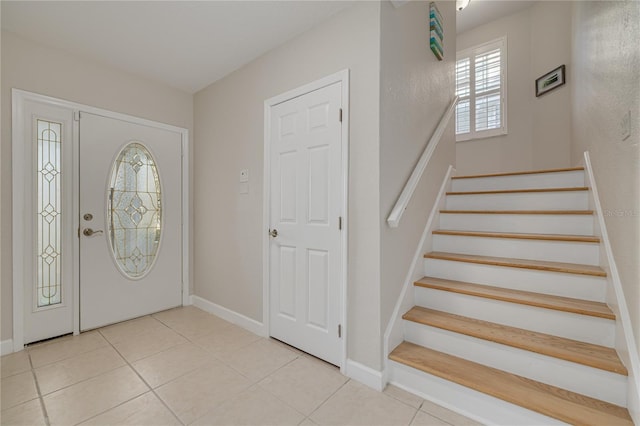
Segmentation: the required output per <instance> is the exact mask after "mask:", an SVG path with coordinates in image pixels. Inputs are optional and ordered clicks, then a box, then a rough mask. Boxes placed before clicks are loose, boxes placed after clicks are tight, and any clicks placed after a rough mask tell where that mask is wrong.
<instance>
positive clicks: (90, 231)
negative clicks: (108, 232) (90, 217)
mask: <svg viewBox="0 0 640 426" xmlns="http://www.w3.org/2000/svg"><path fill="white" fill-rule="evenodd" d="M103 233H104V231H102V230H101V229H99V230H97V231H94V230H93V229H91V228H84V230H83V231H82V235H84V236H85V237H90V236H92V235H95V234H103Z"/></svg>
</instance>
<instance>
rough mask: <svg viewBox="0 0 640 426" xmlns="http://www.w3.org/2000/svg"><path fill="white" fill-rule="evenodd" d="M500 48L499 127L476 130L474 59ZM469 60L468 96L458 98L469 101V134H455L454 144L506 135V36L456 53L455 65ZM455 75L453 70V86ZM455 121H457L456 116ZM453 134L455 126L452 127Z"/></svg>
mask: <svg viewBox="0 0 640 426" xmlns="http://www.w3.org/2000/svg"><path fill="white" fill-rule="evenodd" d="M496 48H500V127H499V128H496V129H488V130H479V131H478V130H476V129H475V126H476V123H475V117H476V108H475V100H476V95H477V94H476V92H475V59H476V57H477V56H479V55H482V54H484V53H486V52H489V51H491V50H494V49H496ZM464 58H469V95H468V96H460V98H459V100H458V103H460V101H464V100H469V132H468V133H460V134H458V133H456V134H455V137H456V142H464V141H470V140H476V139H486V138H492V137H495V136H501V135H506V134H508V128H507V75H508V72H507V36H502V37H499V38H497V39H493V40H491V41H488V42H485V43H481V44H478V45H475V46H472V47H469V48H467V49H464V50H461V51H459V52H456V62H455V63H456V64H457V63H458V61H459V60H461V59H464ZM456 77H457V75H456V74H455V70H454V84H456V86H457V83H455V81H456V80H457V78H456ZM456 92H457V87H456ZM455 115H456V119H457V114H455ZM454 132H455V126H454Z"/></svg>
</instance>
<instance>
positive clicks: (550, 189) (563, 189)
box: [447, 186, 589, 195]
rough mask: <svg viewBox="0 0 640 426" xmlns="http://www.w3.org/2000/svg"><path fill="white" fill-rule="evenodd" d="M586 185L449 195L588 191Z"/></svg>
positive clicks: (452, 192)
mask: <svg viewBox="0 0 640 426" xmlns="http://www.w3.org/2000/svg"><path fill="white" fill-rule="evenodd" d="M588 190H589V188H587V187H586V186H580V187H575V188H536V189H500V190H495V191H457V192H456V191H451V192H447V195H487V194H519V193H539V192H573V191H588Z"/></svg>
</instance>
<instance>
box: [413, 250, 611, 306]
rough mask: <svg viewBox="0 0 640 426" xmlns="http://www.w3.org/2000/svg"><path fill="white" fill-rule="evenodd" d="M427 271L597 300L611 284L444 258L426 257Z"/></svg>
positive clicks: (591, 278)
mask: <svg viewBox="0 0 640 426" xmlns="http://www.w3.org/2000/svg"><path fill="white" fill-rule="evenodd" d="M424 275H426V276H428V277H435V278H443V279H448V280H455V281H464V282H471V283H475V284H485V285H490V286H494V287H503V288H511V289H514V290H524V291H533V292H537V293H543V294H553V295H556V296H565V297H572V298H574V299H584V300H592V301H595V302H604V301H605V297H606V286H607V282H606V279H605V278H604V277H594V276H590V275H578V274H563V273H557V272H548V271H536V270H531V269H521V268H508V267H503V266H493V265H480V264H475V263H467V262H453V261H448V260H440V259H425V269H424Z"/></svg>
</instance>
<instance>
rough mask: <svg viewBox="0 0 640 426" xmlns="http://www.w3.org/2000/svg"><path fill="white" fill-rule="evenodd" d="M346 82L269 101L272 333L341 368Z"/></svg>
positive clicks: (340, 79) (333, 79) (337, 79)
mask: <svg viewBox="0 0 640 426" xmlns="http://www.w3.org/2000/svg"><path fill="white" fill-rule="evenodd" d="M347 77H348V73H347V72H343V73H338V74H336V75H333V76H330V77H327V78H325V79H322V80H320V81H318V82H315V83H311V84H310V85H307V86H305V87H302V88H300V89H296V90H294V91H292V92H288V93H287V94H284V95H281V96H280V97H278V98H274V99H272V100H269V101H267V102H266V103H265V127H266V128H265V138H266V146H265V148H266V149H265V151H266V152H265V156H266V157H265V191H266V192H265V194H266V197H265V198H266V199H267V200H269V201H268V205H266V206H265V208H267V209H268V210H266V214H267V216H268V219H267V224H268V231H269V232H270V236H268V237H267V238H268V241H267V243H266V244H267V257H266V259H268V261H267V263H268V265H267V268H268V273H267V274H265V275H266V278H267V280H268V295H267V297H268V310H267V312H269V315H268V330H269V334H270V335H271V336H273V337H275V338H277V339H280V340H282V341H284V342H286V343H289V344H291V345H292V346H295V347H298V348H300V349H302V350H304V351H306V352H309V353H311V354H313V355H315V356H317V357H319V358H322V359H324V360H326V361H328V362H331V363H333V364H335V365H339V366H344V363H345V362H344V358H345V339H344V334H343V333H344V331H345V327H344V317H345V315H344V304H345V300H346V297H345V278H344V277H345V271H346V175H347V171H346V170H347V167H346V166H347V165H346V164H345V162H346V160H347V156H346V149H347V145H346V134H345V131H346V125H345V124H344V118H346V114H344V109H345V106H346V105H345V104H346V99H345V98H346V97H347V93H348V78H347ZM267 161H268V164H267ZM266 182H268V184H267V183H266ZM267 185H268V186H267ZM266 231H267V230H266V229H265V233H266ZM275 232H277V235H275Z"/></svg>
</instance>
